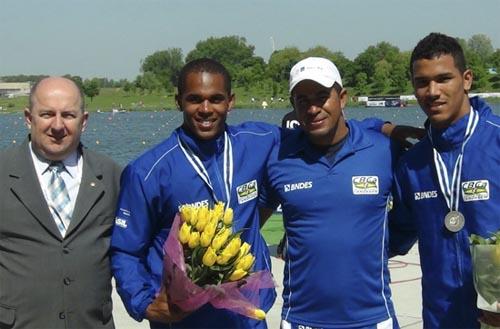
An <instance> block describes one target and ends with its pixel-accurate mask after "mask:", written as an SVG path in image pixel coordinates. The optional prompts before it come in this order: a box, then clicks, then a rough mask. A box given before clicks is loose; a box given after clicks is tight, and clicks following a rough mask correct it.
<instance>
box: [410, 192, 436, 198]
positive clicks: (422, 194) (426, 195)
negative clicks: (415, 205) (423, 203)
mask: <svg viewBox="0 0 500 329" xmlns="http://www.w3.org/2000/svg"><path fill="white" fill-rule="evenodd" d="M437 196H438V192H437V191H424V192H415V200H423V199H433V198H437Z"/></svg>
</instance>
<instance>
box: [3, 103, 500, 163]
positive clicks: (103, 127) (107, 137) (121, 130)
mask: <svg viewBox="0 0 500 329" xmlns="http://www.w3.org/2000/svg"><path fill="white" fill-rule="evenodd" d="M492 108H493V111H494V112H495V113H496V114H497V115H500V104H494V105H493V106H492ZM290 110H291V109H273V110H260V109H251V110H250V109H236V110H233V111H231V112H230V113H229V115H228V123H229V124H237V123H240V122H244V121H250V120H251V121H263V122H268V123H272V124H276V125H280V124H281V118H282V117H283V116H284V115H285V113H287V112H289V111H290ZM345 114H346V116H347V118H353V119H364V118H368V117H378V118H381V119H383V120H385V121H391V122H394V123H397V124H405V125H414V126H422V125H423V122H424V120H425V115H424V114H423V112H422V111H421V110H420V109H419V108H418V107H416V106H409V107H405V108H365V107H353V108H347V109H346V110H345ZM181 123H182V113H181V112H179V111H175V110H172V111H159V112H125V113H110V112H103V113H96V112H92V113H90V118H89V124H88V127H87V130H86V131H85V132H84V133H83V135H82V141H83V143H84V144H85V145H86V146H87V147H89V148H91V149H93V150H96V151H98V152H101V153H105V154H108V155H109V156H110V157H111V158H113V159H115V161H117V162H118V163H120V164H121V165H125V164H126V163H128V162H129V161H130V160H132V159H133V158H135V157H137V156H138V155H139V154H141V153H142V152H144V151H145V150H146V149H148V148H150V147H152V146H153V145H155V144H158V143H159V142H161V141H162V140H163V139H165V138H166V137H167V136H169V135H170V133H171V132H172V130H174V129H175V128H177V127H178V126H179V125H180V124H181ZM26 134H27V128H26V126H25V125H24V118H23V114H22V113H8V114H7V113H2V114H0V149H3V148H6V147H8V146H10V145H13V144H18V143H22V142H23V140H24V139H25V138H26Z"/></svg>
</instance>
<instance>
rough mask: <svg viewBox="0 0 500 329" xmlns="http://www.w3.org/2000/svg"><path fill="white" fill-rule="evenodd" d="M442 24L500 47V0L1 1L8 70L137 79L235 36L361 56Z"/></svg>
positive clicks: (0, 63) (402, 45)
mask: <svg viewBox="0 0 500 329" xmlns="http://www.w3.org/2000/svg"><path fill="white" fill-rule="evenodd" d="M434 31H436V32H442V33H446V34H449V35H452V36H455V37H460V38H463V39H468V38H470V37H471V36H472V35H474V34H485V35H487V36H488V37H489V38H490V39H491V41H492V44H493V47H494V48H495V49H496V48H500V0H478V1H470V0H310V1H308V0H301V1H299V0H0V76H5V75H16V74H48V75H64V74H71V75H79V76H81V77H83V78H92V77H107V78H112V79H122V78H126V79H129V80H132V79H134V78H135V77H136V76H137V75H138V74H140V65H141V60H143V59H144V58H145V57H146V56H148V55H150V54H152V53H154V52H155V51H158V50H165V49H169V48H181V49H182V51H183V55H184V56H185V55H186V54H187V53H188V52H189V51H191V50H192V49H194V48H195V46H196V43H197V42H199V41H203V40H206V39H207V38H209V37H222V36H228V35H237V36H241V37H244V38H246V40H247V43H248V44H250V45H253V46H255V54H256V55H258V56H261V57H262V58H264V60H265V61H266V62H267V61H268V59H269V56H270V55H271V53H272V51H273V49H276V50H278V49H282V48H284V47H287V46H297V47H298V48H299V49H300V50H302V51H303V50H307V49H308V48H311V47H314V46H317V45H322V46H325V47H327V48H329V49H330V50H332V51H341V52H342V53H343V54H344V55H345V56H347V57H348V58H350V59H354V58H355V57H356V56H357V55H358V54H359V53H361V52H362V51H364V50H365V49H366V48H367V47H368V46H370V45H376V44H377V43H379V42H381V41H387V42H389V43H391V44H393V45H394V46H397V47H398V48H399V49H400V50H402V51H403V50H411V49H412V48H413V47H414V46H415V44H416V43H417V42H418V40H420V39H421V38H423V37H424V36H425V35H427V34H428V33H430V32H434Z"/></svg>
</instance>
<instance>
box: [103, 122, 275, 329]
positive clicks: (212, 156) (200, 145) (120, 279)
mask: <svg viewBox="0 0 500 329" xmlns="http://www.w3.org/2000/svg"><path fill="white" fill-rule="evenodd" d="M226 131H227V133H228V136H229V138H230V139H231V141H232V149H233V158H234V173H233V175H234V177H233V188H232V191H231V204H230V206H231V207H232V208H233V210H234V226H233V227H234V229H235V230H238V231H239V230H244V231H243V234H242V239H243V240H244V241H246V242H248V243H250V244H251V245H252V253H253V254H254V255H255V256H256V263H255V269H256V270H261V269H267V270H271V262H270V257H269V251H268V248H267V246H266V244H265V242H264V240H263V238H262V236H261V235H260V232H259V217H258V212H257V201H258V194H259V191H260V189H261V184H262V180H263V173H264V165H265V163H266V160H267V158H268V156H269V153H270V152H271V150H272V148H273V146H274V145H275V143H276V142H277V139H278V138H279V131H278V128H277V127H275V126H271V125H268V124H264V123H245V124H242V125H239V126H226ZM178 137H179V138H180V139H182V140H183V141H184V142H185V143H186V144H188V145H189V147H190V148H191V149H192V150H193V151H194V152H195V153H196V154H197V155H198V157H199V158H200V159H201V161H202V162H203V164H204V166H205V167H206V169H207V171H208V174H209V176H210V179H211V181H212V185H213V186H214V189H215V194H216V196H217V198H218V199H219V200H221V201H224V202H226V201H227V200H226V196H225V192H224V191H225V190H224V181H223V178H222V166H223V148H224V138H223V137H219V138H217V139H216V140H211V141H199V140H196V139H195V138H193V137H192V136H190V135H189V134H188V133H186V131H184V130H183V129H182V128H178V129H177V130H175V131H174V132H173V133H172V135H171V136H170V137H169V138H168V139H166V140H165V141H164V142H162V143H161V144H159V145H157V146H156V147H154V148H152V149H151V150H149V151H147V152H146V153H144V154H143V155H141V156H140V157H139V158H138V159H136V160H135V161H133V162H132V163H130V164H129V165H128V166H127V167H126V168H125V170H124V172H123V175H122V179H121V192H120V198H119V204H118V209H119V210H118V211H117V218H116V223H115V228H114V231H113V236H112V242H111V262H112V269H113V272H114V276H115V278H116V282H117V290H118V293H119V294H120V296H121V298H122V300H123V302H124V304H125V307H126V309H127V311H128V312H129V314H130V315H131V316H132V317H133V318H135V319H136V320H142V319H143V318H144V316H145V310H146V308H147V306H148V305H149V304H150V303H151V302H152V300H153V299H154V297H155V293H157V292H158V291H159V288H160V283H161V278H162V268H163V252H162V247H163V244H164V241H165V239H166V237H167V235H168V233H169V229H170V227H171V224H172V221H173V218H174V216H175V214H176V213H177V211H178V207H179V206H180V205H181V204H186V203H189V204H213V203H214V199H213V197H212V193H211V190H210V189H209V188H208V187H207V185H206V184H205V183H204V182H203V180H202V179H201V178H200V177H199V176H198V174H197V173H196V172H195V170H194V169H193V167H192V166H191V165H190V163H189V162H188V160H187V158H186V156H185V155H184V153H183V152H182V151H181V149H180V147H179V145H178ZM261 292H262V294H261V308H262V309H264V310H268V309H269V308H270V307H271V305H272V304H273V302H274V299H275V297H276V294H275V292H274V289H266V290H263V291H261ZM151 327H152V328H170V327H169V326H168V325H164V324H160V323H151ZM254 327H255V328H257V327H258V328H263V327H265V322H262V321H261V322H258V321H255V320H251V319H248V318H246V317H243V316H239V315H236V314H235V313H232V312H229V311H225V310H215V309H213V308H212V307H211V306H210V305H207V306H204V307H202V308H201V309H200V310H199V311H195V312H194V313H193V314H192V315H190V316H189V317H187V318H186V319H185V320H183V321H181V322H179V323H175V324H172V326H171V328H254Z"/></svg>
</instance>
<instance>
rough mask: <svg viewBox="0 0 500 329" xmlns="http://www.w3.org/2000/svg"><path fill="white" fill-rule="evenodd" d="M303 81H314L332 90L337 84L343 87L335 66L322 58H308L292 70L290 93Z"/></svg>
mask: <svg viewBox="0 0 500 329" xmlns="http://www.w3.org/2000/svg"><path fill="white" fill-rule="evenodd" d="M303 80H312V81H315V82H317V83H319V84H320V85H322V86H324V87H327V88H330V87H332V86H333V84H334V83H335V82H336V83H338V84H339V85H340V86H341V87H342V79H341V78H340V73H339V70H338V69H337V67H336V66H335V64H333V63H332V62H331V61H330V60H328V59H326V58H322V57H307V58H306V59H303V60H301V61H300V62H298V63H297V64H295V65H294V66H293V67H292V69H291V70H290V88H289V91H290V93H291V92H292V90H293V88H294V87H295V86H296V85H297V84H298V83H299V82H301V81H303Z"/></svg>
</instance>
